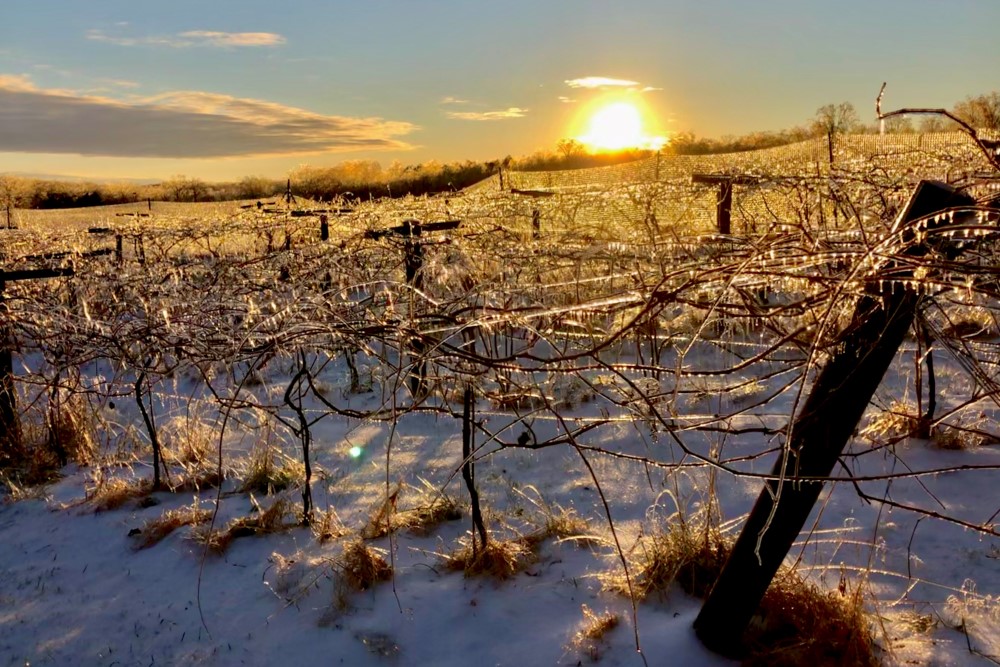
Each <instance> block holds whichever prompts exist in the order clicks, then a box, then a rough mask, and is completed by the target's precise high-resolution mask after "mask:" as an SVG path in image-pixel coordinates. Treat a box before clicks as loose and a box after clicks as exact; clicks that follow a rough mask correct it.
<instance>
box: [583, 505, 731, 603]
mask: <svg viewBox="0 0 1000 667" xmlns="http://www.w3.org/2000/svg"><path fill="white" fill-rule="evenodd" d="M730 547H731V545H730V544H729V543H728V541H727V540H726V539H725V537H724V536H723V534H722V531H721V530H719V528H718V527H717V526H715V525H714V524H712V523H710V522H709V521H707V520H706V519H705V518H704V514H698V515H696V516H695V517H693V518H692V519H690V520H685V519H684V518H683V517H681V516H680V515H679V514H675V515H674V516H672V517H670V518H669V519H668V520H667V524H666V526H665V529H664V530H662V531H659V532H656V533H654V534H651V535H644V536H642V537H640V538H639V540H638V541H637V542H636V544H635V546H634V547H633V549H632V551H631V553H630V554H629V560H630V561H631V563H630V564H629V567H630V569H631V572H632V588H631V593H632V594H633V595H635V597H636V598H637V599H639V600H644V599H646V598H647V597H648V596H649V595H651V594H652V593H665V592H666V591H667V590H669V589H670V587H671V586H672V585H673V584H675V583H676V584H677V585H679V586H680V587H681V589H683V590H684V592H686V593H688V594H689V595H694V596H697V597H704V596H705V595H706V594H707V593H708V590H709V589H710V588H711V587H712V586H713V585H714V584H715V580H716V579H717V578H718V576H719V573H720V572H721V571H722V566H723V565H724V564H725V562H726V558H728V556H729V550H730ZM600 578H601V581H602V582H603V584H604V586H605V588H607V589H609V590H612V591H615V592H618V593H621V594H623V595H629V593H630V590H629V584H628V580H627V579H626V578H625V575H624V573H623V572H620V571H617V570H616V571H615V572H614V573H608V574H604V575H601V577H600Z"/></svg>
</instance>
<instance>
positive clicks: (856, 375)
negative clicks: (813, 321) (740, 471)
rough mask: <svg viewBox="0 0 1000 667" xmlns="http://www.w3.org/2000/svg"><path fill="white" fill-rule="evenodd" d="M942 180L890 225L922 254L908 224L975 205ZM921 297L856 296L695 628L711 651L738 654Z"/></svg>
mask: <svg viewBox="0 0 1000 667" xmlns="http://www.w3.org/2000/svg"><path fill="white" fill-rule="evenodd" d="M974 203H975V201H974V200H973V199H972V198H971V197H969V196H968V195H966V194H963V193H960V192H958V191H956V190H955V189H954V188H952V187H951V186H948V185H945V184H943V183H936V182H931V181H922V182H921V183H920V184H919V185H918V186H917V188H916V190H915V191H914V193H913V195H912V196H911V197H910V201H909V203H908V204H907V206H906V208H905V209H904V210H903V212H902V213H901V214H900V217H899V218H898V219H897V222H896V224H895V226H894V228H893V232H894V233H896V234H899V235H900V238H901V239H902V240H903V241H904V242H909V243H911V244H913V245H911V247H909V248H908V249H907V250H906V251H905V252H906V254H910V255H922V254H926V252H927V251H928V249H927V247H926V246H923V245H917V244H916V243H915V240H916V237H915V234H913V233H912V232H911V233H909V234H908V233H907V231H906V230H905V228H904V225H905V224H906V223H909V222H912V221H914V220H917V219H919V218H924V217H926V216H929V215H933V214H934V213H937V212H939V211H943V210H945V209H948V208H951V207H954V206H967V205H972V204H974ZM918 302H919V295H918V294H917V293H916V292H915V291H913V290H910V289H905V288H904V287H902V286H900V285H898V284H894V283H890V284H888V285H885V286H883V287H881V288H880V289H878V290H872V293H871V294H870V295H867V294H866V295H864V296H862V297H861V298H860V299H859V300H858V302H857V305H856V306H855V310H854V317H853V319H852V322H851V325H850V326H849V327H848V329H847V331H846V332H845V333H844V334H843V335H842V336H841V338H840V341H839V342H838V343H837V344H836V345H835V346H833V349H834V350H835V352H834V354H833V357H832V358H831V359H830V361H829V362H828V363H827V364H826V366H824V368H823V370H822V371H821V372H820V374H819V377H817V379H816V383H815V385H814V386H813V389H812V391H811V393H810V394H809V397H808V398H807V399H806V402H805V405H803V406H802V409H801V411H800V412H799V414H798V416H797V417H796V418H795V420H794V422H793V423H792V426H791V429H790V431H791V432H790V434H789V439H788V441H787V443H786V446H785V448H784V454H783V456H781V457H780V458H779V459H778V461H777V462H776V463H775V466H774V470H773V479H771V480H769V481H767V482H766V483H765V488H764V489H763V490H762V491H761V494H760V496H759V497H758V499H757V502H756V504H755V505H754V507H753V510H752V511H751V512H750V516H749V517H748V519H747V522H746V525H745V526H744V527H743V531H742V532H741V533H740V536H739V538H738V539H737V541H736V544H735V545H734V547H733V551H732V553H731V554H730V556H729V560H728V561H727V562H726V565H725V567H724V568H723V570H722V573H721V574H720V576H719V579H718V581H717V582H716V583H715V587H714V588H713V589H712V592H711V594H710V595H709V596H708V599H707V600H705V604H704V606H703V607H702V609H701V612H700V613H699V614H698V618H697V619H695V622H694V628H695V632H696V633H697V634H698V637H699V638H701V640H702V642H704V644H705V645H706V646H707V647H708V648H710V649H711V650H713V651H716V652H718V653H722V654H725V655H739V654H740V653H741V652H742V650H743V645H742V639H743V634H744V632H745V630H746V628H747V626H748V625H749V623H750V621H751V619H752V618H753V615H754V614H755V613H756V611H757V608H758V607H759V605H760V601H761V599H763V597H764V593H765V592H766V591H767V588H768V586H769V585H770V583H771V580H772V579H773V578H774V575H775V574H776V573H777V571H778V568H779V567H780V566H781V563H782V561H783V560H784V558H785V556H786V555H787V554H788V551H789V549H790V548H791V546H792V543H793V541H794V540H795V538H796V537H797V536H798V535H799V532H800V531H801V530H802V527H803V526H804V525H805V522H806V520H807V519H808V518H809V514H810V512H811V511H812V509H813V506H814V505H815V503H816V500H817V498H818V497H819V494H820V491H821V490H822V489H823V480H824V479H826V478H829V476H830V473H831V472H832V471H833V467H834V466H835V465H836V463H837V459H838V458H839V457H840V455H841V452H842V451H843V449H844V447H845V446H846V444H847V442H848V440H849V439H850V438H851V434H852V433H853V432H854V429H855V427H856V426H857V424H858V421H859V420H860V419H861V416H862V414H863V413H864V411H865V408H867V407H868V403H869V401H870V400H871V397H872V395H873V394H874V393H875V390H876V388H877V387H878V385H879V383H880V382H881V380H882V376H883V375H884V374H885V371H886V369H888V367H889V365H890V364H891V363H892V360H893V358H894V357H895V355H896V351H897V350H898V349H899V346H900V344H901V343H902V342H903V338H904V337H905V336H906V332H907V331H908V330H909V328H910V325H911V324H912V323H913V319H914V317H915V314H916V309H917V304H918Z"/></svg>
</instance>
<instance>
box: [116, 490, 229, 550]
mask: <svg viewBox="0 0 1000 667" xmlns="http://www.w3.org/2000/svg"><path fill="white" fill-rule="evenodd" d="M211 518H212V512H211V511H209V510H205V509H201V508H199V507H198V503H197V501H196V502H195V504H193V505H190V506H188V507H179V508H177V509H173V510H168V511H167V512H164V513H163V514H162V515H161V516H158V517H157V518H155V519H150V520H149V521H147V522H146V523H144V524H143V526H142V528H140V529H139V532H138V534H137V535H136V537H137V540H136V542H135V544H134V546H133V548H134V549H135V550H136V551H139V550H141V549H148V548H149V547H151V546H154V545H156V544H159V543H160V542H161V541H163V539H164V538H166V537H167V536H168V535H170V534H171V533H172V532H174V531H175V530H177V529H178V528H181V527H183V526H197V525H198V524H202V523H205V522H206V521H208V520H209V519H211Z"/></svg>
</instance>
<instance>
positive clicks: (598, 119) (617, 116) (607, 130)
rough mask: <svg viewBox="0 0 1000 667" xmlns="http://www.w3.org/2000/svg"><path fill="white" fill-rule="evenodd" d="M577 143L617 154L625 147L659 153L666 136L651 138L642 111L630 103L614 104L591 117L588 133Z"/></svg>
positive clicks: (578, 138)
mask: <svg viewBox="0 0 1000 667" xmlns="http://www.w3.org/2000/svg"><path fill="white" fill-rule="evenodd" d="M577 140H578V141H580V142H581V143H583V144H584V145H586V146H587V147H588V148H590V149H591V150H597V151H616V150H622V149H624V148H649V149H653V150H659V149H660V148H662V147H663V145H664V144H665V143H666V139H665V138H664V137H655V136H648V135H647V134H646V133H645V131H644V129H643V118H642V114H641V113H640V111H639V109H638V108H637V107H636V106H635V105H634V104H632V103H630V102H612V103H610V104H606V105H604V106H602V107H600V108H599V109H598V110H597V111H595V112H594V113H593V115H591V116H590V120H589V122H588V123H587V133H586V134H584V135H583V136H580V137H577Z"/></svg>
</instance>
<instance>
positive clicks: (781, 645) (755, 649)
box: [602, 513, 881, 667]
mask: <svg viewBox="0 0 1000 667" xmlns="http://www.w3.org/2000/svg"><path fill="white" fill-rule="evenodd" d="M731 546H732V545H731V540H730V539H729V538H727V537H726V536H725V535H724V534H723V533H722V531H721V530H720V529H719V528H718V527H717V526H714V525H712V523H711V522H709V521H707V520H706V518H705V516H704V513H699V514H697V515H695V516H694V517H693V518H692V519H691V520H684V519H682V518H681V517H680V516H679V515H674V516H673V517H671V518H670V519H669V520H668V522H667V526H666V529H665V530H664V531H662V532H659V533H657V534H655V535H648V536H644V537H641V538H640V539H639V541H638V542H637V544H636V547H635V548H634V549H633V550H632V551H631V553H630V554H629V557H630V560H631V561H632V562H631V565H630V567H631V570H632V587H633V592H634V593H635V596H636V597H637V598H638V599H643V598H645V597H646V596H648V595H649V594H651V593H653V592H666V591H667V590H668V588H669V587H670V586H671V585H672V584H675V583H676V584H677V585H679V586H680V587H681V588H682V589H683V590H684V591H686V592H687V593H689V594H691V595H695V596H697V597H705V596H707V594H708V592H709V590H710V589H711V587H712V586H713V585H714V584H715V581H716V580H717V579H718V576H719V574H720V573H721V571H722V567H723V565H725V562H726V559H727V558H728V554H729V552H730V550H731ZM602 581H603V582H604V585H605V586H606V587H607V588H610V589H612V590H615V591H617V592H620V593H624V594H628V585H627V583H626V580H625V577H624V574H621V573H618V572H616V573H614V574H610V575H604V576H602ZM874 629H875V622H874V620H873V618H872V617H871V616H870V615H869V613H868V612H867V611H866V610H865V607H864V596H863V595H862V592H861V587H860V586H858V587H857V588H856V589H854V590H851V589H850V586H849V585H848V583H847V581H846V580H842V581H841V585H840V587H839V588H838V590H834V591H827V590H823V589H821V588H819V587H817V586H816V585H815V584H813V583H811V582H808V581H806V580H804V579H803V578H802V577H801V576H800V575H799V574H798V573H797V572H795V571H794V570H792V569H791V568H787V567H786V568H782V570H781V571H779V573H778V575H777V576H776V577H775V579H774V581H773V582H772V583H771V586H770V587H769V588H768V591H767V593H766V594H765V596H764V599H763V600H762V602H761V606H760V609H759V612H758V614H757V616H756V617H755V618H754V620H753V622H752V623H751V625H750V627H749V628H748V630H747V632H746V634H745V636H744V646H745V648H746V652H747V657H746V658H745V659H744V662H743V664H744V665H745V666H748V667H758V666H764V665H770V666H774V667H792V666H793V665H810V667H827V666H830V667H833V666H838V667H840V666H844V665H849V666H853V667H876V666H877V665H879V664H881V663H880V659H879V650H878V648H877V646H876V642H875V633H874Z"/></svg>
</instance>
